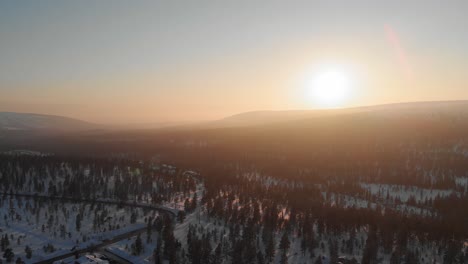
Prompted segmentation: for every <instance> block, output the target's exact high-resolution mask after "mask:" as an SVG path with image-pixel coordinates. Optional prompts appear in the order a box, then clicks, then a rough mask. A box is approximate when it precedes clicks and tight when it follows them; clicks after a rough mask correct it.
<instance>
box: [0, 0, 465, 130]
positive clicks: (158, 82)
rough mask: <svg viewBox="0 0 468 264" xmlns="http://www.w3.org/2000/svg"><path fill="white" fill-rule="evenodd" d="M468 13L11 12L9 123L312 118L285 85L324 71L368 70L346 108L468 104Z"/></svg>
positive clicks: (419, 5)
mask: <svg viewBox="0 0 468 264" xmlns="http://www.w3.org/2000/svg"><path fill="white" fill-rule="evenodd" d="M467 10H468V2H467V1H456V0H450V1H442V0H441V1H434V0H420V1H416V0H414V1H376V0H367V1H312V0H310V1H252V0H250V1H45V0H44V1H2V2H0V58H1V59H0V111H2V110H10V111H30V112H31V111H34V112H42V113H52V114H64V115H71V116H74V117H79V118H83V119H88V120H92V121H97V122H102V121H104V122H105V121H109V122H153V121H159V120H172V119H174V120H183V119H210V118H217V117H222V116H224V115H228V114H232V113H235V112H242V111H250V110H258V109H293V108H314V105H307V104H305V103H303V102H300V100H298V99H297V98H299V97H301V96H302V94H301V92H300V91H301V89H299V88H297V87H293V86H291V85H292V84H291V82H289V81H286V80H289V78H293V77H292V76H293V75H294V71H297V72H298V74H299V72H300V71H301V67H303V65H305V64H307V63H309V64H310V65H314V64H320V63H321V62H322V61H327V60H333V61H339V62H340V63H341V61H343V62H344V63H351V64H359V65H366V67H364V68H370V70H364V71H365V74H364V75H366V76H369V75H371V77H369V78H368V77H365V78H362V79H361V80H360V82H359V85H360V87H358V89H360V92H359V93H356V94H359V96H356V98H355V100H354V101H350V102H349V104H347V105H345V106H354V105H361V104H379V103H388V102H395V101H414V100H437V99H441V100H447V99H468V87H466V85H465V84H466V81H467V78H466V77H465V75H468V48H467V47H468V33H467V32H466V26H467V25H468V18H467V15H466V11H467ZM385 25H390V26H391V27H392V28H393V29H394V30H395V32H397V34H398V37H399V40H400V43H401V45H402V47H403V49H404V52H405V53H406V55H407V57H408V61H409V63H410V64H411V67H412V68H413V69H414V71H415V76H414V78H413V79H414V80H411V82H410V83H407V81H408V80H404V78H403V77H401V76H399V77H398V68H399V66H398V61H397V60H396V59H395V57H397V55H395V52H394V50H392V47H391V45H390V44H389V43H388V40H387V39H386V38H385V30H384V26H385ZM301 54H303V55H301ZM327 56H329V58H327ZM400 66H401V65H400ZM437 73H438V74H439V76H437V78H436V77H435V76H434V75H436V74H437ZM380 75H381V77H378V78H377V77H375V76H380ZM400 77H401V80H396V79H398V78H400ZM373 79H376V80H373ZM369 80H373V81H369ZM393 82H394V83H393ZM390 83H391V84H392V85H393V86H391V85H390ZM428 84H430V85H428ZM409 87H411V88H409ZM256 89H258V90H256ZM408 89H411V90H408ZM288 93H289V94H288ZM187 98H188V99H187ZM169 102H170V103H169ZM116 108H118V109H120V110H121V111H122V112H121V111H116ZM96 113H99V114H96Z"/></svg>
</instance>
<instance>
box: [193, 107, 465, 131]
mask: <svg viewBox="0 0 468 264" xmlns="http://www.w3.org/2000/svg"><path fill="white" fill-rule="evenodd" d="M350 114H352V115H356V114H357V115H359V116H362V117H364V116H373V117H381V118H384V119H388V118H410V117H411V118H422V119H432V118H442V117H450V118H457V117H458V118H463V117H468V101H438V102H411V103H396V104H384V105H376V106H364V107H354V108H339V109H326V110H320V109H319V110H288V111H252V112H245V113H240V114H237V115H233V116H229V117H226V118H223V119H220V120H217V121H214V122H208V123H205V124H204V126H202V127H204V128H221V127H249V126H262V125H270V124H281V123H283V124H286V123H290V124H291V123H296V122H298V121H305V120H310V119H315V118H321V117H331V116H342V115H350Z"/></svg>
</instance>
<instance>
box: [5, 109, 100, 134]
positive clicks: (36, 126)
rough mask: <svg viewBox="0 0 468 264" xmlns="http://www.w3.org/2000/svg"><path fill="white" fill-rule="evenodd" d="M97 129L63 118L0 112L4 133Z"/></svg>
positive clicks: (93, 125)
mask: <svg viewBox="0 0 468 264" xmlns="http://www.w3.org/2000/svg"><path fill="white" fill-rule="evenodd" d="M97 128H100V126H99V125H96V124H92V123H88V122H85V121H81V120H78V119H73V118H68V117H63V116H53V115H41V114H31V113H14V112H0V130H4V131H5V130H7V131H38V130H40V131H52V130H54V131H83V130H91V129H97Z"/></svg>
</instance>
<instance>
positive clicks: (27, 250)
mask: <svg viewBox="0 0 468 264" xmlns="http://www.w3.org/2000/svg"><path fill="white" fill-rule="evenodd" d="M24 252H25V253H26V258H27V259H30V258H31V257H32V249H31V248H30V247H29V246H26V248H25V249H24Z"/></svg>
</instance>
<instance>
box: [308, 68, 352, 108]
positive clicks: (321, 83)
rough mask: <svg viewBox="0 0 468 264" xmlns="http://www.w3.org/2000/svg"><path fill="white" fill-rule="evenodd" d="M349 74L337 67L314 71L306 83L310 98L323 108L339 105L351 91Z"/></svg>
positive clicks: (341, 104)
mask: <svg viewBox="0 0 468 264" xmlns="http://www.w3.org/2000/svg"><path fill="white" fill-rule="evenodd" d="M351 86H352V82H351V78H350V76H349V74H348V73H347V72H345V71H343V70H339V69H328V70H322V71H319V72H316V73H314V74H313V75H312V76H311V78H310V81H309V82H308V84H307V89H308V93H309V97H310V100H311V101H312V102H313V103H314V104H315V105H317V106H319V107H323V108H334V107H341V106H343V103H344V102H345V101H346V100H347V99H348V98H349V96H350V92H351Z"/></svg>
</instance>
